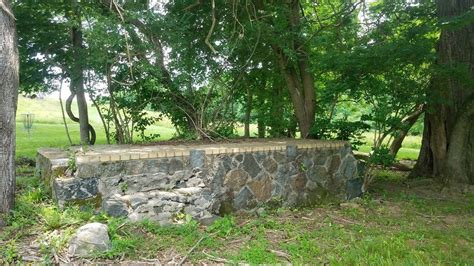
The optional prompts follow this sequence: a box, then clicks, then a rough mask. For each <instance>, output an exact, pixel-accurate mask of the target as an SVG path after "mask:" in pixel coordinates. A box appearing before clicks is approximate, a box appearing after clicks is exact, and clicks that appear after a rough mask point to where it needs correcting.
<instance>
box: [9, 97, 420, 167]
mask: <svg viewBox="0 0 474 266" xmlns="http://www.w3.org/2000/svg"><path fill="white" fill-rule="evenodd" d="M73 110H77V106H76V105H75V104H73ZM25 113H33V114H34V115H35V119H34V124H33V129H32V131H31V135H30V136H28V134H27V132H26V130H24V127H23V122H22V121H23V114H25ZM150 114H154V113H153V112H150ZM89 117H90V118H89V119H90V122H91V124H92V125H93V126H94V128H95V129H96V132H97V142H96V143H97V144H106V138H105V133H104V130H103V126H102V123H101V121H100V117H99V115H98V113H97V110H96V109H95V108H94V107H89ZM62 121H63V120H62V116H61V107H60V105H59V101H58V100H56V99H51V98H46V99H28V98H24V97H20V98H19V101H18V111H17V139H16V141H17V156H27V157H34V156H35V154H36V150H37V149H38V148H41V147H66V146H68V145H69V141H68V139H67V136H66V133H65V129H64V125H63V122H62ZM67 123H68V127H69V132H70V134H71V138H72V141H73V143H75V144H77V143H79V126H78V124H77V123H74V122H71V121H70V120H68V122H67ZM250 130H251V135H252V136H255V134H256V132H257V127H256V125H251V127H250ZM147 132H148V133H152V134H160V138H159V140H167V139H170V138H171V137H172V136H173V135H174V134H175V132H176V131H175V129H174V127H173V126H172V124H171V122H170V121H169V120H168V119H166V118H165V119H163V120H161V121H158V122H157V123H156V124H155V125H153V126H150V127H149V128H148V130H147ZM237 134H239V135H240V136H242V135H243V128H242V127H239V128H237ZM364 137H365V140H366V141H367V144H366V145H363V146H361V147H360V148H359V151H362V152H369V151H370V150H371V148H370V147H371V145H372V143H373V142H372V138H373V135H372V133H365V134H364ZM420 146H421V137H419V136H408V137H407V138H406V139H405V141H404V143H403V146H402V148H401V149H400V152H399V153H398V155H397V158H398V159H411V160H416V159H417V158H418V153H419V149H420Z"/></svg>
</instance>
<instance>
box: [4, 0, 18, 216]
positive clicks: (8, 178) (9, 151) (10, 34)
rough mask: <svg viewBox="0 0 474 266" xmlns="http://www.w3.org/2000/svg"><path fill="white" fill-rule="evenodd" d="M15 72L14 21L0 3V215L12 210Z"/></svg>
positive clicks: (8, 6) (16, 62)
mask: <svg viewBox="0 0 474 266" xmlns="http://www.w3.org/2000/svg"><path fill="white" fill-rule="evenodd" d="M18 70H19V59H18V48H17V39H16V32H15V18H14V16H13V14H12V12H11V9H10V2H9V1H7V0H0V141H1V145H0V214H1V213H6V212H8V211H9V210H10V209H12V208H13V204H14V199H15V197H14V196H15V114H16V107H17V100H18V85H19V76H18Z"/></svg>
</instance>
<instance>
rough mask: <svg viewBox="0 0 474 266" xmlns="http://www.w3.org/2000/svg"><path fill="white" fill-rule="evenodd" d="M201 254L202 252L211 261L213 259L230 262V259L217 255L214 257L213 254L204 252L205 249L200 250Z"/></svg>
mask: <svg viewBox="0 0 474 266" xmlns="http://www.w3.org/2000/svg"><path fill="white" fill-rule="evenodd" d="M202 254H204V255H205V256H206V257H207V258H209V259H210V260H212V261H215V262H222V263H230V262H231V261H229V260H226V259H224V258H219V257H216V256H213V255H211V254H209V253H206V251H204V250H203V251H202Z"/></svg>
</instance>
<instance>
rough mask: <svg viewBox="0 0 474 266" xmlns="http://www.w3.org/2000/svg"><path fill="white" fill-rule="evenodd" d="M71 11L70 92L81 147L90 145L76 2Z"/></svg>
mask: <svg viewBox="0 0 474 266" xmlns="http://www.w3.org/2000/svg"><path fill="white" fill-rule="evenodd" d="M72 10H73V13H74V20H75V23H74V25H73V26H72V59H73V62H72V69H71V91H74V92H75V93H76V97H77V107H78V111H79V128H80V130H79V132H80V135H81V145H88V144H90V138H89V115H88V113H87V101H86V96H85V94H84V69H83V51H82V50H83V47H82V31H81V15H80V12H79V6H78V3H77V0H73V1H72Z"/></svg>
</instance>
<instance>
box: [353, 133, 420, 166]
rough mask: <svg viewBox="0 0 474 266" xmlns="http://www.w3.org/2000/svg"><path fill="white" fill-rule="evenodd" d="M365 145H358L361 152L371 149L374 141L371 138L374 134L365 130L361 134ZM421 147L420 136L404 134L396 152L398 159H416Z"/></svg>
mask: <svg viewBox="0 0 474 266" xmlns="http://www.w3.org/2000/svg"><path fill="white" fill-rule="evenodd" d="M363 136H364V141H366V144H365V145H362V146H360V147H359V149H358V150H359V151H361V152H370V151H372V145H373V143H374V141H373V138H374V134H373V133H372V132H366V133H364V134H363ZM420 148H421V136H406V137H405V139H404V141H403V143H402V147H401V148H400V150H399V151H398V153H397V159H398V160H417V159H418V154H419V153H420Z"/></svg>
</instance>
